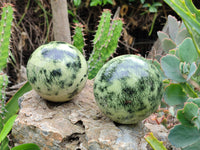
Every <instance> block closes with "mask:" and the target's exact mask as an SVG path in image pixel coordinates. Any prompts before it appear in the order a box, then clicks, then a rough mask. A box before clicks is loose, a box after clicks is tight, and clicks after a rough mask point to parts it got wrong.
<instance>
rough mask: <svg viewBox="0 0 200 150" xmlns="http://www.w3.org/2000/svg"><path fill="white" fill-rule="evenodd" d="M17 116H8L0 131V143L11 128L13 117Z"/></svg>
mask: <svg viewBox="0 0 200 150" xmlns="http://www.w3.org/2000/svg"><path fill="white" fill-rule="evenodd" d="M16 118H17V115H13V116H12V117H10V118H9V120H8V121H7V122H6V123H5V125H4V127H3V129H2V131H1V133H0V143H1V142H2V141H3V140H4V139H5V138H6V137H7V135H8V133H9V132H10V130H11V129H12V126H13V124H14V122H15V119H16Z"/></svg>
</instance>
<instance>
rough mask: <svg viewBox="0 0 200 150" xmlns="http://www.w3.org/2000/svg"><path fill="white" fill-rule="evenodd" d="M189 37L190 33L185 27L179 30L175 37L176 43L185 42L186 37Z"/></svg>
mask: <svg viewBox="0 0 200 150" xmlns="http://www.w3.org/2000/svg"><path fill="white" fill-rule="evenodd" d="M187 37H190V34H189V33H188V31H187V29H186V28H183V29H182V30H180V31H178V33H177V35H176V39H175V43H176V45H179V44H181V43H182V42H183V40H184V39H186V38H187Z"/></svg>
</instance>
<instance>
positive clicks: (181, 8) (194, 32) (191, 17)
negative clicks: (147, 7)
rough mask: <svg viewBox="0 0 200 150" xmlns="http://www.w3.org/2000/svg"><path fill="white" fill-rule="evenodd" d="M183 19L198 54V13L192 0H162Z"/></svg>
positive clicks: (199, 39)
mask: <svg viewBox="0 0 200 150" xmlns="http://www.w3.org/2000/svg"><path fill="white" fill-rule="evenodd" d="M164 1H165V2H166V3H167V4H168V5H169V6H170V7H171V8H172V9H173V10H174V11H175V12H176V13H177V14H178V15H179V16H180V17H181V18H182V20H183V22H184V24H185V25H186V27H187V29H188V31H189V33H190V35H191V37H192V40H193V42H194V45H195V47H196V50H197V51H198V53H199V54H200V13H199V10H198V9H196V7H195V6H194V4H193V2H192V0H176V1H175V0H164Z"/></svg>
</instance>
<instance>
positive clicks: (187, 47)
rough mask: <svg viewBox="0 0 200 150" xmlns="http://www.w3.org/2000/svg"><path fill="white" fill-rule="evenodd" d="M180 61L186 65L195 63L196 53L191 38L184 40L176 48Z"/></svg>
mask: <svg viewBox="0 0 200 150" xmlns="http://www.w3.org/2000/svg"><path fill="white" fill-rule="evenodd" d="M178 52H179V57H180V60H181V61H183V62H186V63H192V62H195V61H196V60H197V58H198V53H197V51H196V48H195V46H194V44H193V41H192V39H191V38H186V39H185V40H184V41H183V42H182V43H181V44H180V45H179V47H178Z"/></svg>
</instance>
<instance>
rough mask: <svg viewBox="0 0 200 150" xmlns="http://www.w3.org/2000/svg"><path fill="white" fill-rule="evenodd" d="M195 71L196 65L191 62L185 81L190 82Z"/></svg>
mask: <svg viewBox="0 0 200 150" xmlns="http://www.w3.org/2000/svg"><path fill="white" fill-rule="evenodd" d="M196 70H197V65H196V63H195V62H193V63H192V64H191V65H190V72H189V74H188V76H187V81H188V80H190V78H191V77H192V76H193V75H194V74H195V72H196Z"/></svg>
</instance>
